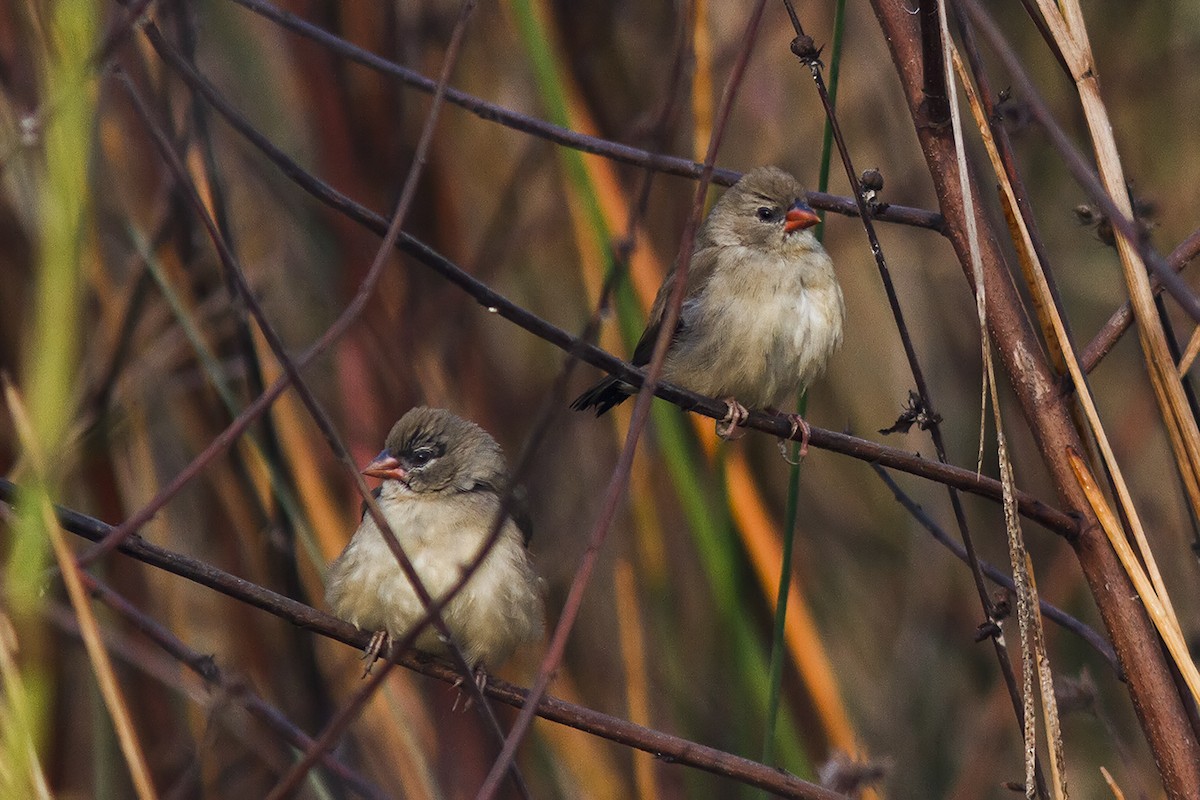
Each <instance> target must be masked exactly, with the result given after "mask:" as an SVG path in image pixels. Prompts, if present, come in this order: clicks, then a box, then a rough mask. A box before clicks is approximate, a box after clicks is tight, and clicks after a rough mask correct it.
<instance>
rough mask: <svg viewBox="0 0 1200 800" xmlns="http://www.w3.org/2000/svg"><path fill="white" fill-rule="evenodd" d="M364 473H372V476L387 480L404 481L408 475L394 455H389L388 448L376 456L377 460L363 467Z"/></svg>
mask: <svg viewBox="0 0 1200 800" xmlns="http://www.w3.org/2000/svg"><path fill="white" fill-rule="evenodd" d="M362 474H363V475H370V476H371V477H372V478H383V479H384V480H385V481H386V480H395V481H402V480H404V479H405V477H407V475H408V473H407V472H405V471H404V467H402V466H400V462H399V461H398V460H396V458H395V457H394V456H389V455H388V454H387V451H386V450H384V451H383V452H382V453H380V454H379V455H377V456H375V460H374V461H372V462H371V463H370V464H367V465H366V466H365V467H363V471H362Z"/></svg>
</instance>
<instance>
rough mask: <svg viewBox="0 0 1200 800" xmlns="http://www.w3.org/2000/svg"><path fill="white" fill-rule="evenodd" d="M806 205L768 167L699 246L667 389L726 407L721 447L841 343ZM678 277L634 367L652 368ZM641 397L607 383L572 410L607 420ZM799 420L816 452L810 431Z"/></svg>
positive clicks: (835, 291) (841, 311) (784, 399)
mask: <svg viewBox="0 0 1200 800" xmlns="http://www.w3.org/2000/svg"><path fill="white" fill-rule="evenodd" d="M803 196H804V191H803V189H801V187H800V184H799V183H797V181H796V179H795V178H793V177H792V176H791V175H789V174H787V173H786V172H784V171H783V170H781V169H778V168H777V167H759V168H758V169H755V170H752V171H750V172H748V173H746V174H745V175H744V176H742V179H741V180H739V181H738V182H737V183H736V184H734V185H733V186H732V187H731V188H730V189H729V190H728V191H726V192H725V194H724V195H722V196H721V199H720V200H718V201H717V202H716V204H715V205H714V206H713V209H712V211H711V212H710V213H709V215H708V218H707V219H705V221H704V224H703V226H702V227H701V228H700V232H699V234H697V236H696V243H695V249H694V250H693V252H692V258H691V262H690V264H689V267H688V271H687V283H686V286H685V287H684V293H683V305H682V306H681V307H680V309H679V321H678V322H677V324H676V326H675V330H674V332H673V333H672V336H671V342H670V345H669V347H668V349H667V354H666V360H665V361H664V362H663V368H662V380H664V381H666V382H668V383H673V384H676V385H678V386H682V387H683V388H685V389H690V390H691V391H693V392H697V393H698V394H703V395H708V396H710V397H718V398H723V399H725V401H726V403H727V404H728V406H729V414H728V415H727V416H726V418H725V420H723V421H722V423H723V425H724V427H722V425H718V427H717V431H718V433H719V434H721V435H722V436H729V434H730V433H731V431H732V430H733V428H734V426H735V425H740V424H742V423H743V422H745V418H746V415H747V411H746V407H747V406H748V407H751V408H764V409H768V410H774V409H778V408H779V407H781V406H782V405H783V404H784V403H790V402H791V401H793V400H794V398H796V397H797V396H798V395H799V393H800V392H801V391H803V390H804V389H806V388H807V387H808V386H809V384H810V383H811V382H812V381H813V380H815V379H816V378H817V377H818V376H819V375H820V374H821V373H822V372H823V371H824V369H825V365H826V363H827V362H828V361H829V358H830V356H832V355H833V353H834V351H835V350H837V348H838V347H839V346H840V345H841V343H842V323H843V320H844V319H845V316H846V307H845V304H844V303H843V301H842V290H841V287H840V286H838V282H837V277H836V276H835V275H834V273H833V264H832V263H831V262H830V260H829V254H828V253H826V252H825V248H824V247H822V246H821V243H820V242H818V241H817V239H816V237H815V236H813V234H812V232H811V231H810V230H809V228H810V227H812V226H813V225H815V224H816V223H817V222H818V217H817V215H816V214H815V213H814V212H813V210H812V209H811V208H809V207H808V206H807V205H806V204H805V203H804V201H803V200H802V199H801V198H802V197H803ZM675 275H676V272H675V269H674V268H672V270H671V272H670V273H669V274H668V275H667V278H666V280H665V281H664V282H663V285H662V287H661V288H659V290H658V296H657V297H655V299H654V306H653V308H652V309H651V310H650V320H649V322H648V323H647V325H646V330H645V331H644V332H643V333H642V337H641V339H640V340H638V344H637V347H636V348H635V349H634V351H633V360H632V363H633V364H634V365H635V366H639V367H641V366H645V365H646V364H648V363H649V362H650V357H651V355H652V353H653V350H654V343H655V341H656V339H657V337H658V334H659V329H660V328H661V326H662V320H663V316H664V313H665V311H666V307H667V303H668V302H669V301H670V297H671V292H672V287H673V286H674V282H675ZM635 391H636V389H635V388H634V387H632V386H630V385H629V384H627V383H625V382H623V381H621V380H620V379H618V378H614V377H608V378H605V379H604V380H602V381H600V382H599V383H597V384H596V385H595V386H593V387H592V388H591V389H589V390H587V391H586V392H584V393H583V394H581V395H580V396H579V397H578V398H576V400H575V402H574V403H572V404H571V407H572V408H574V409H576V410H583V409H586V408H595V409H596V415H597V416H599V415H600V414H603V413H604V412H605V411H607V410H608V409H610V408H612V407H613V406H615V405H617V404H618V403H621V402H623V401H624V400H625V398H627V397H629V396H630V395H631V394H633V393H634V392H635ZM789 418H790V419H791V421H792V433H793V435H794V434H795V432H796V430H797V428H799V429H801V430H802V431H803V433H804V437H803V443H804V444H805V445H806V444H807V440H808V425H807V423H805V422H804V420H803V419H801V418H800V417H799V416H798V415H795V414H790V415H789ZM804 449H805V448H804V447H802V452H803V450H804Z"/></svg>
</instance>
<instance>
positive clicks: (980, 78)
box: [955, 17, 1078, 373]
mask: <svg viewBox="0 0 1200 800" xmlns="http://www.w3.org/2000/svg"><path fill="white" fill-rule="evenodd" d="M955 20H956V21H957V22H958V31H959V36H960V37H961V39H962V49H963V52H965V53H966V55H967V63H968V64H969V65H970V68H971V78H972V79H973V80H974V81H975V85H976V86H978V87H979V91H978V97H979V100H980V102H981V103H982V106H983V109H984V112H985V115H986V117H987V123H988V130H989V131H991V134H992V141H993V142H994V143H995V146H996V150H997V152H998V153H999V157H1000V162H1001V163H1002V164H1003V165H1004V177H1005V178H1006V179H1007V180H1008V183H1009V186H1010V187H1011V188H1012V194H1013V197H1014V204H1015V206H1016V209H1015V213H1018V214H1019V215H1020V218H1021V221H1022V223H1023V224H1024V226H1025V232H1026V235H1027V236H1028V240H1029V243H1030V245H1031V247H1032V249H1033V253H1034V255H1035V256H1036V258H1037V261H1038V263H1040V264H1041V265H1042V273H1043V277H1044V278H1045V281H1046V285H1047V287H1048V289H1049V293H1050V297H1051V298H1053V303H1054V306H1055V308H1056V309H1059V312H1058V314H1059V319H1060V320H1061V321H1062V324H1063V327H1064V329H1065V330H1066V332H1067V337H1068V341H1070V343H1071V346H1072V349H1074V350H1076V351H1078V348H1076V347H1075V346H1074V337H1073V336H1072V335H1071V328H1070V325H1069V323H1068V321H1067V318H1066V316H1065V315H1063V314H1062V313H1061V309H1063V308H1065V306H1064V305H1063V302H1062V297H1061V295H1060V294H1059V292H1058V284H1057V282H1056V281H1055V280H1054V273H1053V272H1052V271H1051V268H1050V267H1051V263H1052V262H1051V261H1050V255H1049V253H1048V252H1047V250H1046V246H1045V243H1044V242H1043V241H1042V235H1041V233H1040V232H1039V230H1038V226H1037V220H1036V219H1035V218H1034V216H1033V209H1032V208H1031V207H1030V205H1029V193H1028V192H1027V191H1026V190H1025V179H1024V178H1022V177H1021V173H1020V170H1018V169H1017V160H1016V155H1015V154H1014V153H1013V148H1012V140H1011V138H1010V137H1009V135H1008V129H1007V128H1006V127H1005V125H1004V121H1003V119H1002V116H1001V114H1000V113H999V111H998V109H997V108H996V96H995V95H994V94H993V92H992V88H991V81H989V79H988V75H987V71H986V70H985V69H984V67H983V59H982V58H981V56H980V54H979V48H978V47H977V46H976V43H975V33H974V31H972V30H971V28H970V27H969V26H967V25H966V24H964V23H963V21H962V18H961V17H955ZM1021 265H1022V270H1026V269H1027V268H1026V262H1025V260H1024V259H1022V262H1021ZM1026 282H1027V283H1031V284H1032V283H1033V282H1034V280H1033V278H1032V276H1030V275H1028V274H1026ZM1034 303H1035V310H1036V311H1037V312H1038V321H1039V323H1040V326H1041V329H1042V340H1043V341H1044V342H1045V344H1046V347H1047V349H1049V350H1050V356H1051V359H1052V361H1053V362H1054V368H1055V371H1057V372H1059V373H1062V372H1065V371H1066V363H1065V357H1064V356H1063V355H1062V348H1060V347H1059V346H1058V342H1057V340H1056V338H1055V337H1054V336H1053V335H1052V331H1051V330H1050V328H1051V327H1052V324H1051V323H1050V321H1049V320H1048V319H1047V313H1048V310H1046V309H1044V308H1043V304H1042V303H1040V302H1038V301H1037V299H1036V298H1035V301H1034Z"/></svg>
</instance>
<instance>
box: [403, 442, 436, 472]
mask: <svg viewBox="0 0 1200 800" xmlns="http://www.w3.org/2000/svg"><path fill="white" fill-rule="evenodd" d="M435 458H437V453H436V452H434V449H433V448H432V447H418V448H417V449H416V450H413V451H412V455H410V456H409V458H408V461H409V463H410V464H412V466H413V467H414V468H416V469H420V468H421V467H423V466H425V465H426V464H428V463H429V462H430V461H433V460H434V459H435Z"/></svg>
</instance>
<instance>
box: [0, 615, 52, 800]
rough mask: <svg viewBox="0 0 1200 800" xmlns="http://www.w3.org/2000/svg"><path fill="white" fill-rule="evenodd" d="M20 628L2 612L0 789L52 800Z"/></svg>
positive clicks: (0, 617) (13, 793) (0, 627)
mask: <svg viewBox="0 0 1200 800" xmlns="http://www.w3.org/2000/svg"><path fill="white" fill-rule="evenodd" d="M17 646H18V643H17V631H16V628H14V627H13V624H12V620H11V619H9V618H8V616H7V615H6V614H3V613H0V686H3V689H4V693H3V702H0V731H3V734H2V740H3V741H4V749H5V754H6V755H7V756H8V757H7V758H4V759H0V789H4V790H5V793H6V794H8V795H11V796H14V797H16V796H20V795H21V794H23V793H24V794H32V795H33V796H35V797H37V798H38V800H51V798H52V797H53V795H52V794H51V793H50V785H49V784H48V783H47V782H46V774H45V771H44V770H43V769H42V764H41V760H40V759H39V758H38V754H37V747H36V745H35V744H34V728H35V725H34V724H33V720H32V716H33V714H32V709H31V708H30V707H29V705H30V704H29V703H28V701H27V700H28V697H29V689H28V688H27V687H26V685H25V680H24V679H23V678H22V677H21V669H20V667H19V666H17V659H16V656H17Z"/></svg>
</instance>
